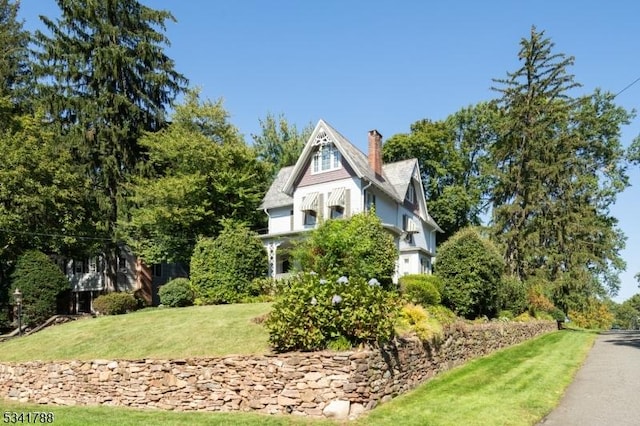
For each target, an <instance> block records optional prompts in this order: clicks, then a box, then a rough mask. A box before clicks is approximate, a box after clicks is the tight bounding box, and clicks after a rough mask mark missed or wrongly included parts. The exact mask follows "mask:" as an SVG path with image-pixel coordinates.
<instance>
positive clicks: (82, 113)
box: [35, 0, 186, 290]
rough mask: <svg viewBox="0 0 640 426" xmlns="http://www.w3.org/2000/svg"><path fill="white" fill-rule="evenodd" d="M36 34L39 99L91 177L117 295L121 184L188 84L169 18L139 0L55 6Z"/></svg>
mask: <svg viewBox="0 0 640 426" xmlns="http://www.w3.org/2000/svg"><path fill="white" fill-rule="evenodd" d="M57 4H58V6H59V7H60V9H61V17H60V18H59V19H57V20H56V21H55V22H54V21H52V20H51V19H49V18H46V17H41V19H42V21H43V23H44V24H45V26H46V27H47V29H48V30H49V32H50V34H51V35H50V36H48V35H46V34H44V33H43V32H41V31H37V32H36V34H35V43H36V48H37V51H36V59H37V62H38V63H37V66H35V73H36V75H37V76H38V77H39V81H40V85H39V88H38V95H39V100H40V102H41V103H42V105H44V106H45V108H46V110H47V113H48V114H49V116H50V117H51V118H52V119H53V120H54V123H55V124H56V126H57V129H58V131H59V132H60V134H61V135H63V136H64V140H65V143H66V146H67V148H68V149H69V150H71V152H72V153H73V154H74V160H75V161H76V162H77V163H78V164H80V165H82V166H83V167H84V170H85V173H86V175H87V176H89V177H90V178H91V181H92V185H93V188H92V189H93V191H92V194H93V197H94V199H95V204H96V206H97V207H98V208H97V209H96V210H95V211H94V213H95V215H94V216H93V217H92V220H93V222H94V225H95V229H96V233H98V234H99V235H101V236H103V237H105V238H106V242H105V244H104V247H103V249H104V253H105V257H106V260H107V275H108V278H109V279H108V285H109V286H110V287H111V288H112V289H114V290H115V289H117V284H116V271H117V258H118V256H117V250H118V241H117V240H118V235H117V231H118V230H117V223H118V219H119V217H120V216H121V215H123V211H122V207H123V206H122V199H123V184H124V183H126V182H127V181H128V180H129V177H130V175H131V173H132V172H133V171H134V170H135V168H136V166H137V165H138V164H139V163H140V162H142V161H144V159H145V156H146V153H145V152H144V149H143V148H142V147H141V145H140V144H139V143H138V139H139V138H140V136H141V135H142V134H143V132H145V131H158V130H160V129H161V128H163V127H164V126H165V109H166V108H167V106H168V105H169V104H170V103H171V102H172V101H173V99H174V98H175V96H176V95H177V94H178V93H179V92H180V91H181V90H182V89H183V86H184V84H185V83H186V79H185V78H184V77H183V76H182V75H180V74H179V73H177V72H176V71H175V70H174V63H173V61H172V60H171V59H170V58H169V57H167V56H166V55H165V54H164V45H166V44H168V40H167V38H166V37H165V36H164V34H163V33H162V32H161V31H162V30H164V28H165V22H166V21H172V20H174V18H173V16H172V15H171V14H170V13H169V12H167V11H158V10H154V9H151V8H149V7H146V6H143V5H141V4H140V3H139V2H137V1H135V0H106V1H96V0H57Z"/></svg>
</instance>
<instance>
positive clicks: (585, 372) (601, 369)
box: [539, 330, 640, 426]
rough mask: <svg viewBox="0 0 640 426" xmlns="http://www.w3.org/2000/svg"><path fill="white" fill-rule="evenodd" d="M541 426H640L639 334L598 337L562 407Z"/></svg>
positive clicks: (627, 333) (626, 332)
mask: <svg viewBox="0 0 640 426" xmlns="http://www.w3.org/2000/svg"><path fill="white" fill-rule="evenodd" d="M567 332H568V333H569V332H570V331H567ZM539 425H543V426H551V425H554V426H556V425H558V426H559V425H562V426H569V425H580V426H591V425H593V426H596V425H598V426H599V425H607V426H621V425H634V426H637V425H640V331H626V330H616V331H610V332H606V333H603V334H601V335H600V336H598V338H597V339H596V342H595V344H594V345H593V348H592V349H591V351H590V352H589V355H588V356H587V360H586V361H585V364H584V365H583V366H582V368H581V369H580V370H579V371H578V373H577V375H576V378H575V380H574V381H573V383H572V384H571V385H570V386H569V388H568V389H567V392H566V393H565V395H564V397H563V398H562V401H561V402H560V405H559V406H558V407H557V408H556V409H555V410H554V411H553V412H552V413H551V414H549V415H548V416H547V417H546V418H545V419H543V420H542V421H541V422H540V423H539Z"/></svg>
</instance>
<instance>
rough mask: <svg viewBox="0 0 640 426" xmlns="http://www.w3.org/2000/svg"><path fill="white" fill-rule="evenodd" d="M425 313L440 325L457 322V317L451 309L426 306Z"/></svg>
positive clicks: (440, 306) (439, 306)
mask: <svg viewBox="0 0 640 426" xmlns="http://www.w3.org/2000/svg"><path fill="white" fill-rule="evenodd" d="M426 309H427V313H428V314H429V315H430V316H431V317H432V318H434V319H435V320H437V321H438V322H439V323H440V324H442V325H451V324H453V323H455V322H456V321H458V316H457V315H456V314H455V312H453V311H452V310H451V309H449V308H447V307H445V306H442V305H437V306H427V308H426Z"/></svg>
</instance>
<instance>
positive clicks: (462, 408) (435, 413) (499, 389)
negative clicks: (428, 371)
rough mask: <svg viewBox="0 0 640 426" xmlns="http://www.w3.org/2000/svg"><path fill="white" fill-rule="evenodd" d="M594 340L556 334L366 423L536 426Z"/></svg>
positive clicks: (404, 399) (447, 378)
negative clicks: (532, 425)
mask: <svg viewBox="0 0 640 426" xmlns="http://www.w3.org/2000/svg"><path fill="white" fill-rule="evenodd" d="M595 338H596V334H595V333H594V332H588V331H574V330H566V331H560V332H554V333H549V334H546V335H543V336H541V337H539V338H536V339H533V340H531V341H528V342H525V343H523V344H520V345H517V346H514V347H512V348H509V349H506V350H503V351H499V352H497V353H495V354H494V355H492V356H489V357H485V358H480V359H477V360H474V361H471V362H470V363H467V364H466V365H464V366H462V367H460V368H457V369H454V370H451V371H450V372H447V373H445V374H442V375H440V376H438V377H436V378H435V379H434V380H432V381H430V382H428V383H426V384H425V385H423V386H421V387H420V388H418V389H416V390H415V391H413V392H410V393H407V394H405V395H402V396H399V397H398V398H395V399H394V400H392V401H390V402H389V403H387V404H384V405H382V406H380V407H379V408H377V409H375V410H373V411H372V412H371V413H370V415H369V416H368V417H367V418H364V419H362V424H366V425H369V424H371V425H400V424H401V425H420V426H426V425H456V426H457V425H467V426H470V425H481V426H490V425H531V424H535V423H537V422H538V421H539V420H540V419H542V417H544V416H545V415H546V414H548V413H549V412H550V411H551V410H552V409H553V407H555V406H556V405H557V404H558V402H559V401H560V398H561V396H562V394H563V392H564V389H565V388H566V387H567V386H568V385H569V384H570V383H571V381H572V380H573V377H574V376H575V373H576V372H577V370H578V368H579V367H580V366H581V365H582V362H583V361H584V359H585V358H586V356H587V354H588V352H589V349H591V346H592V345H593V341H594V340H595Z"/></svg>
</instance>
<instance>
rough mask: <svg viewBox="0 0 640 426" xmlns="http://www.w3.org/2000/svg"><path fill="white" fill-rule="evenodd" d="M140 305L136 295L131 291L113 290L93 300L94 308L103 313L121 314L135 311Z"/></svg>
mask: <svg viewBox="0 0 640 426" xmlns="http://www.w3.org/2000/svg"><path fill="white" fill-rule="evenodd" d="M137 306H138V303H137V302H136V299H135V297H133V295H132V294H129V293H119V292H113V293H108V294H103V295H102V296H98V297H96V298H95V300H94V301H93V309H94V310H95V311H96V312H97V313H99V314H101V315H120V314H126V313H127V312H131V311H135V310H136V308H137Z"/></svg>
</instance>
